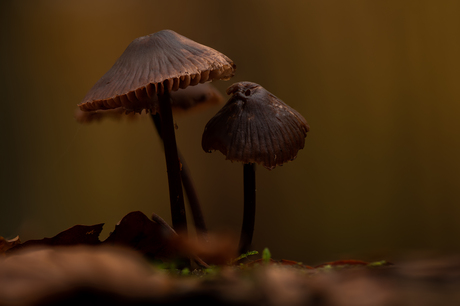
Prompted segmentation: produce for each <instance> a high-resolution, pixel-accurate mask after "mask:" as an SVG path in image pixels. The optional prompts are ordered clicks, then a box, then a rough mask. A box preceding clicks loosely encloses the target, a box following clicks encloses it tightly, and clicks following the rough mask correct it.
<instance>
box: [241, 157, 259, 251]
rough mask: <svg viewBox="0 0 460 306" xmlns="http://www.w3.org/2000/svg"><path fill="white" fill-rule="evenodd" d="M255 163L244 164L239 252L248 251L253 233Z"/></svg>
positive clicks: (254, 217) (254, 216)
mask: <svg viewBox="0 0 460 306" xmlns="http://www.w3.org/2000/svg"><path fill="white" fill-rule="evenodd" d="M255 166H256V165H255V164H254V163H248V164H244V166H243V167H244V168H243V179H244V209H243V226H242V228H241V237H240V254H243V253H246V252H248V251H249V247H250V246H251V243H252V236H253V233H254V223H255V219H256V171H255Z"/></svg>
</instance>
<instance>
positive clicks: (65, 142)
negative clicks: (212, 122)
mask: <svg viewBox="0 0 460 306" xmlns="http://www.w3.org/2000/svg"><path fill="white" fill-rule="evenodd" d="M459 16H460V2H459V1H454V0H453V1H449V0H446V1H440V2H436V1H424V0H413V1H410V0H403V1H401V0H391V1H366V0H363V1H348V0H347V1H344V0H329V1H272V0H265V1H255V0H244V1H212V0H209V1H206V0H195V1H155V0H151V1H146V0H130V1H121V0H98V1H93V0H79V1H60V0H41V1H31V0H29V1H26V0H23V1H11V0H7V1H2V2H1V4H0V23H1V27H0V33H1V40H0V42H1V48H0V67H1V70H0V90H1V93H2V97H3V98H2V108H1V112H0V158H1V171H0V236H4V237H6V238H13V237H15V236H16V235H19V236H20V238H21V240H22V241H25V240H28V239H40V238H43V237H51V236H54V235H56V234H57V233H58V232H60V231H62V230H65V229H67V228H69V227H71V226H73V225H75V224H87V225H92V224H98V223H105V226H104V232H103V233H102V236H101V238H105V237H107V236H108V234H109V233H110V231H112V230H113V228H114V226H115V224H116V223H117V222H118V221H119V220H120V219H121V218H122V217H123V216H124V215H126V214H127V213H129V212H131V211H134V210H140V211H142V212H144V213H145V214H147V215H150V214H151V213H152V212H155V213H157V214H158V215H160V216H162V217H163V218H164V219H165V220H166V221H168V222H170V220H171V219H170V210H169V196H168V191H167V181H166V167H165V161H164V156H163V150H162V147H161V144H160V140H159V138H158V136H157V134H156V132H155V130H154V129H153V125H152V123H151V121H150V119H149V117H147V116H142V117H141V118H139V120H137V121H129V120H121V121H115V120H105V121H101V122H98V123H93V124H85V125H82V124H78V123H77V122H76V120H75V118H74V113H75V110H76V107H77V104H79V103H80V102H81V100H82V99H83V97H84V96H85V94H86V92H87V91H88V90H89V89H90V88H91V87H92V86H93V85H94V83H95V82H96V81H97V80H98V79H99V78H100V77H101V76H102V75H103V74H104V73H105V72H106V71H107V70H108V69H110V67H111V66H112V65H113V64H114V63H115V61H116V59H117V58H118V57H119V56H120V55H121V54H122V52H123V51H124V49H125V48H126V47H127V45H128V44H129V43H130V42H131V41H132V40H133V39H135V38H137V37H140V36H144V35H147V34H150V33H154V32H157V31H160V30H162V29H172V30H174V31H176V32H178V33H180V34H182V35H184V36H186V37H188V38H190V39H193V40H195V41H197V42H199V43H202V44H205V45H208V46H210V47H213V48H215V49H217V50H219V51H221V52H222V53H224V54H226V55H227V56H228V57H230V58H231V59H232V60H233V61H234V62H235V63H236V65H237V71H236V75H235V77H234V78H233V79H231V80H230V81H226V82H224V81H219V82H214V83H213V84H214V85H215V86H216V87H217V88H218V89H219V90H220V91H221V92H222V94H224V95H225V89H226V88H227V87H228V86H230V85H231V84H233V83H234V82H238V81H252V82H256V83H259V84H261V85H262V86H264V87H265V88H266V89H267V90H269V91H270V92H272V93H273V94H275V95H276V96H278V97H279V98H280V99H282V100H283V101H284V102H286V103H287V104H289V105H290V106H292V107H293V108H295V109H296V110H297V111H299V112H300V113H301V114H302V115H303V116H304V117H305V118H306V119H307V121H308V122H309V124H310V126H311V131H310V132H309V133H308V137H307V140H306V145H305V148H304V149H303V150H301V151H300V152H299V154H298V156H297V159H296V160H295V161H293V162H290V163H288V164H285V165H283V166H282V167H277V168H275V169H274V170H272V171H268V170H266V169H264V168H262V167H258V169H257V205H258V207H257V220H256V230H255V235H254V247H253V249H255V250H258V251H262V249H263V248H265V247H268V248H269V249H270V250H271V253H272V256H273V257H274V258H277V259H281V258H284V259H290V260H297V261H302V262H304V263H306V264H315V263H321V262H325V261H329V260H338V259H342V258H353V259H363V260H374V259H375V260H376V259H388V260H392V259H394V258H397V257H398V256H400V255H401V254H407V253H411V252H441V253H444V252H455V251H460V243H459V236H460V222H459V219H460V205H459V202H460V201H459V200H460V188H459V183H460V181H459V180H460V159H459V156H460V138H459V135H460V120H459V114H460V103H459V102H460V86H459V83H460V56H459V55H460V18H459ZM226 99H227V97H226ZM219 108H220V106H216V107H212V108H209V109H206V110H204V111H200V112H198V111H197V112H192V113H189V114H184V115H182V116H180V117H177V118H176V121H177V125H178V129H177V131H176V132H177V134H176V135H177V141H178V147H179V149H180V151H181V152H182V154H183V155H184V156H185V159H186V162H187V163H188V166H189V168H190V170H191V173H192V175H193V178H194V181H195V185H196V188H197V192H198V195H199V198H200V200H201V203H202V209H203V212H204V215H205V219H206V222H207V225H208V227H209V228H210V230H212V231H220V230H231V231H235V232H236V233H238V232H239V230H240V227H241V221H242V209H243V203H242V202H243V181H242V172H243V171H242V165H241V164H238V163H231V162H229V161H226V160H225V158H224V156H223V155H222V154H221V153H220V152H214V153H212V154H208V153H205V152H204V151H203V150H202V149H201V135H202V132H203V130H204V126H205V124H206V123H207V121H208V120H209V119H210V118H211V117H212V116H213V115H214V114H215V113H216V112H217V111H218V110H219Z"/></svg>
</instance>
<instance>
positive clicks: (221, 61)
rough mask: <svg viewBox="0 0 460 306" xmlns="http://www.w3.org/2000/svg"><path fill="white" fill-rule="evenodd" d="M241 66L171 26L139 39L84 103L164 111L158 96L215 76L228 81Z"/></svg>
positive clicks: (92, 106)
mask: <svg viewBox="0 0 460 306" xmlns="http://www.w3.org/2000/svg"><path fill="white" fill-rule="evenodd" d="M235 68H236V66H235V65H234V64H233V61H232V60H231V59H229V58H228V57H227V56H225V55H224V54H222V53H220V52H218V51H216V50H214V49H212V48H210V47H207V46H205V45H202V44H199V43H197V42H195V41H193V40H191V39H188V38H186V37H184V36H182V35H179V34H177V33H176V32H174V31H171V30H163V31H159V32H157V33H153V34H150V35H147V36H143V37H139V38H136V39H135V40H133V41H132V42H131V43H130V44H129V45H128V47H127V48H126V50H125V51H124V52H123V54H122V55H121V56H120V57H119V58H118V60H117V61H116V62H115V64H114V65H113V66H112V68H110V69H109V71H107V72H106V73H105V74H104V75H103V76H102V77H101V78H100V79H99V81H97V82H96V84H95V85H94V86H93V87H92V88H91V89H90V90H89V92H88V93H87V94H86V96H85V98H84V99H83V101H82V103H80V104H79V107H80V109H81V110H82V111H94V110H99V109H112V108H118V107H123V108H124V109H126V110H132V111H135V112H140V111H142V110H143V109H149V110H151V111H152V112H153V113H155V112H157V111H158V103H157V102H156V101H155V100H154V99H153V97H154V96H156V95H157V94H162V93H164V92H165V91H168V92H171V91H176V90H178V89H179V88H186V87H187V86H193V85H196V84H199V83H205V82H209V81H212V80H228V79H230V78H231V77H232V76H233V75H234V71H235Z"/></svg>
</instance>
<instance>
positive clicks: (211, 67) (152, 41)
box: [79, 30, 235, 232]
mask: <svg viewBox="0 0 460 306" xmlns="http://www.w3.org/2000/svg"><path fill="white" fill-rule="evenodd" d="M234 70H235V65H234V64H233V62H232V61H231V60H230V59H229V58H228V57H227V56H225V55H224V54H222V53H220V52H218V51H216V50H214V49H212V48H210V47H207V46H204V45H202V44H199V43H197V42H194V41H193V40H190V39H188V38H186V37H184V36H182V35H179V34H177V33H175V32H174V31H171V30H163V31H160V32H157V33H154V34H150V35H147V36H143V37H139V38H137V39H135V40H133V41H132V42H131V43H130V44H129V46H128V47H127V48H126V50H125V51H124V52H123V54H122V55H121V56H120V58H119V59H118V60H117V61H116V63H115V64H114V65H113V66H112V68H111V69H110V70H109V71H108V72H107V73H106V74H104V76H102V78H101V79H99V81H98V82H97V83H96V84H95V85H94V86H93V88H91V90H90V91H89V92H88V93H87V95H86V96H85V98H84V99H83V102H82V103H81V104H80V105H79V107H80V109H81V110H82V111H94V110H97V109H112V108H118V107H124V108H125V109H126V110H128V111H134V112H141V111H142V110H143V109H147V110H148V111H150V112H151V113H157V112H159V113H160V116H161V119H162V120H161V124H162V136H163V142H164V147H165V158H166V165H167V172H168V185H169V191H170V203H171V218H172V225H173V227H174V229H175V230H176V231H178V232H185V231H186V230H187V219H186V216H185V205H184V198H183V193H182V183H181V176H180V161H179V157H178V154H177V145H176V139H175V132H174V121H173V115H172V110H171V98H170V93H171V92H173V91H177V90H178V89H184V88H186V87H188V86H193V85H197V84H199V83H205V82H210V81H212V80H228V79H230V78H231V77H232V76H233V74H234ZM156 96H157V97H158V99H155V97H156Z"/></svg>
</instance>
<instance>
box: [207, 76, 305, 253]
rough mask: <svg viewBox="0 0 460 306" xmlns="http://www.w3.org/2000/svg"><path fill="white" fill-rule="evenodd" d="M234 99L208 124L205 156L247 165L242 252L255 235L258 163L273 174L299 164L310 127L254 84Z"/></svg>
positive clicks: (239, 88)
mask: <svg viewBox="0 0 460 306" xmlns="http://www.w3.org/2000/svg"><path fill="white" fill-rule="evenodd" d="M227 94H228V95H231V94H233V96H232V97H231V98H230V100H229V101H228V102H227V103H226V104H225V105H224V106H223V107H222V109H221V110H220V111H219V112H218V113H217V114H216V115H215V116H214V117H213V118H211V120H209V122H208V123H207V124H206V127H205V129H204V133H203V138H202V143H201V144H202V147H203V150H204V151H205V152H211V151H213V150H219V151H220V152H222V154H224V155H225V156H226V159H229V160H231V161H238V162H242V163H243V164H244V170H243V172H244V212H243V225H242V230H241V238H240V252H241V253H243V252H246V251H248V248H249V246H250V245H251V243H252V236H253V232H254V222H255V211H256V195H255V164H260V165H262V166H264V167H265V168H267V169H269V170H271V169H273V168H275V167H276V166H277V165H282V164H283V163H286V162H288V161H291V160H294V159H295V158H296V156H297V152H298V151H299V150H300V149H303V147H304V145H305V137H306V136H307V132H308V131H309V130H310V126H309V125H308V123H307V121H306V120H305V118H304V117H302V115H301V114H299V113H298V112H297V111H295V110H294V109H292V108H291V107H289V106H288V105H286V104H285V103H284V102H283V101H281V100H280V99H278V98H277V97H275V96H274V95H273V94H271V93H270V92H268V91H267V90H265V89H264V88H263V87H262V86H260V85H259V84H256V83H251V82H240V83H235V84H233V85H231V86H230V87H229V88H228V89H227Z"/></svg>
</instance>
